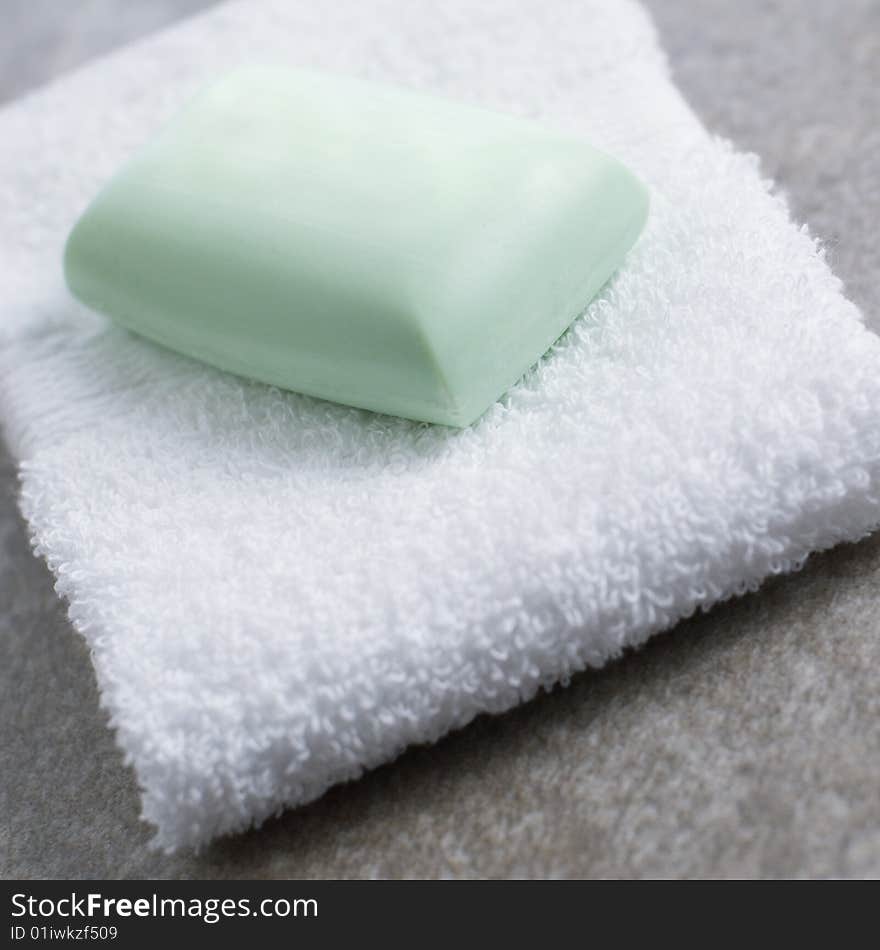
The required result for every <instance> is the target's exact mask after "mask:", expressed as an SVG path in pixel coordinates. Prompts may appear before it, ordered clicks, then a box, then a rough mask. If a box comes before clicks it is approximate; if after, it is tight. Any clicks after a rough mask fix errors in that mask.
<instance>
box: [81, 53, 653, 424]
mask: <svg viewBox="0 0 880 950" xmlns="http://www.w3.org/2000/svg"><path fill="white" fill-rule="evenodd" d="M647 207H648V196H647V191H646V189H645V188H644V186H643V185H642V184H641V183H640V182H639V181H638V180H637V179H636V178H635V177H634V176H633V175H632V174H631V173H630V172H629V171H628V170H627V169H626V168H625V167H624V166H623V165H621V164H620V163H619V162H617V161H616V160H614V159H613V158H611V157H609V156H608V155H605V154H604V153H602V152H600V151H597V150H596V149H594V148H592V147H591V146H590V145H589V144H587V143H586V142H583V141H580V140H578V139H575V138H570V137H566V136H563V135H560V134H557V133H554V132H551V131H548V130H546V129H544V128H543V127H541V126H539V125H537V124H535V123H533V122H531V121H527V120H524V119H520V118H515V117H512V116H506V115H502V114H496V113H494V112H489V111H487V110H484V109H478V108H472V107H469V106H463V105H459V104H457V103H453V102H448V101H445V100H442V99H435V98H430V97H426V96H424V95H421V94H418V93H414V92H410V91H406V90H402V89H398V88H395V87H392V86H385V85H381V84H374V83H370V82H364V81H361V80H357V79H350V78H342V77H336V76H329V75H324V74H320V73H315V72H310V71H298V70H289V69H284V68H274V67H251V68H247V69H243V70H239V71H237V72H234V73H232V74H230V75H229V76H227V77H225V78H224V79H221V80H220V81H219V82H217V83H216V84H214V85H212V86H210V87H209V88H208V89H207V90H205V91H204V92H202V93H201V94H200V95H199V96H197V97H196V99H195V100H194V101H193V102H191V103H190V104H189V105H188V106H187V107H186V108H185V109H184V110H183V112H182V113H181V114H180V115H179V116H178V117H177V118H176V119H175V120H174V121H172V123H171V124H170V125H169V126H168V127H166V128H165V130H164V131H162V132H161V133H160V134H159V135H158V136H157V137H156V138H155V139H154V140H153V141H152V142H151V143H150V144H148V145H147V147H146V148H145V149H144V150H143V151H142V152H141V153H140V154H139V155H137V156H136V157H135V158H134V159H132V160H131V161H130V162H128V164H126V165H125V166H124V167H123V168H122V169H121V170H120V171H119V172H118V173H117V174H116V176H115V177H114V178H113V179H112V180H111V181H110V182H109V184H107V185H106V186H105V187H104V189H103V190H102V191H101V192H100V193H99V194H98V195H97V197H96V198H95V199H94V201H93V202H92V204H91V205H90V206H89V207H88V208H87V210H86V211H85V212H84V214H83V215H82V217H81V218H80V219H79V221H78V222H77V224H76V226H75V228H74V229H73V232H72V234H71V235H70V238H69V239H68V243H67V248H66V251H65V274H66V278H67V282H68V285H69V287H70V289H71V290H72V292H73V293H74V294H75V295H76V296H77V297H78V298H79V299H80V300H82V301H83V302H84V303H86V304H87V305H89V306H91V307H93V308H95V309H96V310H99V311H101V312H103V313H106V314H107V315H109V316H110V317H112V318H113V319H115V320H116V321H118V322H119V323H120V324H123V325H124V326H126V327H128V328H129V329H131V330H134V331H136V332H137V333H141V334H143V335H144V336H146V337H149V338H151V339H153V340H156V341H158V342H159V343H162V344H165V345H166V346H169V347H172V348H174V349H177V350H180V351H182V352H183V353H187V354H189V355H190V356H194V357H197V358H200V359H203V360H205V361H206V362H209V363H212V364H214V365H215V366H219V367H221V368H223V369H226V370H231V371H233V372H236V373H240V374H242V375H245V376H248V377H251V378H253V379H258V380H262V381H264V382H268V383H273V384H275V385H278V386H282V387H284V388H287V389H293V390H296V391H298V392H303V393H308V394H310V395H312V396H319V397H322V398H324V399H330V400H333V401H335V402H341V403H346V404H349V405H353V406H359V407H361V408H365V409H373V410H376V411H378V412H386V413H391V414H393V415H397V416H405V417H407V418H411V419H418V420H424V421H427V422H437V423H443V424H446V425H450V426H465V425H468V424H469V423H471V422H473V421H474V420H475V419H477V418H478V417H479V416H480V415H481V414H482V413H483V412H484V411H485V410H486V409H487V408H488V407H489V406H490V405H491V404H492V402H493V401H495V400H496V399H497V398H498V397H499V396H501V395H502V394H503V393H504V392H505V391H506V390H507V389H508V388H509V387H510V386H511V385H512V384H513V383H514V382H516V380H517V379H518V378H519V377H520V376H521V375H522V374H523V373H524V372H525V371H526V370H527V369H528V368H529V367H530V366H531V365H532V364H533V363H535V362H536V361H537V360H538V358H539V357H540V356H541V355H542V354H543V353H544V352H545V351H546V350H547V349H548V347H549V346H550V345H551V344H552V343H553V342H554V341H555V340H556V339H557V338H558V337H559V336H560V335H561V334H562V333H563V331H564V330H565V329H566V327H567V326H568V325H569V324H570V323H571V322H572V320H573V319H574V318H575V317H576V316H577V315H578V313H580V312H581V311H582V310H583V309H584V307H585V306H586V305H587V303H588V302H589V301H590V299H591V298H592V297H593V296H594V295H595V294H596V292H597V291H598V290H599V288H600V287H601V286H602V285H603V284H604V283H605V281H606V280H607V279H608V278H609V277H610V276H611V274H612V273H613V272H614V270H615V269H616V268H617V267H618V266H619V264H620V263H621V261H622V260H623V257H624V255H625V254H626V252H627V251H628V250H629V248H630V247H631V245H632V244H633V242H634V241H635V240H636V238H637V237H638V235H639V233H640V231H641V229H642V227H643V225H644V222H645V218H646V215H647Z"/></svg>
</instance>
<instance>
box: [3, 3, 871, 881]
mask: <svg viewBox="0 0 880 950" xmlns="http://www.w3.org/2000/svg"><path fill="white" fill-rule="evenodd" d="M203 5H205V3H204V2H199V0H185V2H180V0H164V2H162V3H159V4H151V5H150V8H151V10H152V12H151V13H150V15H149V16H147V15H146V14H145V13H144V9H143V8H144V7H145V6H146V5H137V4H124V3H123V2H122V0H100V2H93V3H90V4H88V5H85V6H83V5H76V6H75V7H74V5H70V6H69V7H65V12H64V14H63V15H62V14H60V13H59V7H58V5H57V4H52V5H51V16H52V18H53V19H52V26H51V27H44V26H41V23H42V22H43V21H41V20H40V16H41V15H45V14H46V11H48V10H49V9H50V5H49V4H48V3H46V2H39V3H35V2H34V0H7V4H6V5H5V6H4V15H5V16H7V18H8V19H7V22H9V23H12V24H14V29H13V31H12V33H11V34H10V32H9V31H8V30H7V31H6V32H5V36H6V39H5V40H0V54H2V55H0V64H2V66H0V99H3V98H10V97H11V96H12V95H14V94H18V93H20V92H21V91H23V89H24V88H26V86H27V85H29V84H32V83H34V82H36V81H38V80H40V79H42V78H44V77H48V75H50V73H52V72H56V71H59V70H61V69H63V68H67V67H69V66H72V65H74V64H75V63H76V62H78V61H81V60H83V59H84V58H86V56H87V55H88V54H89V53H90V52H91V51H99V50H101V49H104V48H107V46H108V45H110V44H111V43H113V42H114V41H120V40H122V39H126V38H129V37H131V36H134V35H136V34H137V33H139V32H141V31H143V30H145V29H149V28H152V27H153V26H156V25H159V24H160V23H161V22H163V21H165V20H167V19H170V18H171V17H172V16H173V15H175V14H176V13H177V12H178V11H183V12H187V11H189V10H192V9H196V8H198V7H199V6H203ZM648 6H649V7H650V8H651V10H652V11H653V13H654V15H655V18H656V20H657V23H658V26H659V28H660V32H661V35H662V37H663V40H664V43H665V45H666V48H667V50H668V51H669V54H670V58H671V60H672V64H673V69H674V72H675V74H676V77H677V79H678V81H679V84H680V85H681V87H682V88H683V90H684V91H685V93H686V95H687V96H688V98H689V99H690V101H691V102H692V103H693V105H694V106H695V107H696V109H697V111H698V112H699V113H700V114H701V116H702V117H703V119H704V121H705V122H706V123H707V124H708V125H709V126H710V127H711V128H714V129H716V130H718V131H720V132H722V133H723V134H726V135H728V136H729V137H731V138H733V139H734V140H735V141H736V142H737V143H738V144H739V145H740V146H742V147H745V148H749V149H753V150H755V151H757V152H758V153H759V154H760V155H761V156H762V159H763V161H764V168H765V169H766V171H767V173H768V174H769V175H772V176H773V177H775V178H777V179H778V180H779V181H780V183H781V185H782V187H783V188H784V189H785V190H786V191H787V192H788V194H789V197H790V200H791V202H792V205H793V208H794V211H795V214H796V215H797V216H798V217H799V218H801V219H802V220H805V221H807V222H809V223H810V225H811V227H812V229H813V230H814V231H815V232H816V233H817V234H819V235H820V236H822V237H823V238H824V239H825V240H826V241H827V242H828V244H829V246H830V248H831V259H832V263H833V266H834V267H835V269H836V270H837V272H838V273H839V274H840V275H841V276H842V277H843V278H844V280H845V281H846V284H847V288H848V291H849V293H850V295H851V296H852V297H853V298H854V299H855V300H856V301H857V302H858V303H859V304H860V306H861V307H862V308H863V310H864V311H865V313H866V315H867V317H868V320H869V322H870V323H871V324H872V325H873V326H874V327H880V248H878V244H877V242H876V238H875V231H876V221H877V220H878V218H880V162H878V161H877V157H876V156H877V155H878V154H880V127H878V123H877V121H876V117H877V116H878V115H880V4H878V3H877V2H876V0H847V2H843V3H841V4H824V3H820V2H811V3H807V2H804V0H774V2H767V0H763V2H762V0H748V2H743V3H738V4H729V3H723V2H720V0H711V2H710V0H704V2H702V3H701V4H692V3H689V2H687V0H649V2H648ZM7 7H8V8H9V10H8V11H7ZM138 7H140V11H139V12H132V11H133V10H135V11H136V10H137V8H138ZM123 14H124V15H123ZM10 36H12V37H14V38H15V41H16V48H21V49H24V50H30V51H31V53H32V54H33V51H34V50H37V51H42V54H41V55H40V56H36V57H34V56H33V55H31V56H30V57H29V59H28V63H27V64H25V65H22V63H23V62H24V59H25V58H27V57H26V56H25V54H24V53H19V54H13V52H12V47H10V46H9V45H8V44H9V43H10ZM4 44H5V45H4ZM35 62H38V63H39V64H40V66H39V68H36V67H35V66H34V65H33V64H34V63H35ZM14 497H15V472H14V466H13V464H12V462H11V461H10V459H9V457H8V455H7V454H5V453H2V454H0V731H2V742H0V813H2V820H0V874H2V875H3V876H4V877H42V876H71V877H89V876H94V877H105V876H110V877H142V876H153V877H207V878H212V877H216V878H223V877H258V878H259V877H325V876H326V877H362V876H375V875H382V876H387V875H392V876H447V877H449V876H474V875H488V876H511V875H515V876H562V877H571V876H598V875H602V876H722V877H726V876H765V877H778V876H820V875H836V876H877V875H880V793H878V788H880V691H878V689H877V683H878V671H880V618H878V610H877V607H878V603H880V594H878V590H880V586H878V581H880V537H874V538H872V539H869V540H867V541H865V542H863V543H862V544H859V545H855V546H843V547H840V548H838V549H836V550H834V551H831V552H829V553H827V554H825V555H822V556H819V557H815V558H813V559H812V560H811V561H810V562H809V564H808V565H807V567H806V568H805V570H804V571H802V572H801V573H800V574H798V575H796V576H792V577H788V578H784V579H781V580H777V581H775V582H773V583H771V584H769V585H768V586H767V587H766V588H765V589H764V590H763V591H762V592H760V593H759V594H757V595H753V596H750V597H748V598H746V599H744V600H741V601H738V602H736V603H729V604H726V605H724V606H722V607H720V608H718V609H717V610H715V611H713V612H712V613H711V614H709V615H707V616H702V617H699V618H695V619H693V620H691V621H688V622H686V623H684V624H681V625H679V626H678V627H677V628H676V629H675V630H674V631H673V632H672V633H669V634H667V635H665V636H662V637H659V638H657V639H655V640H654V641H653V642H652V643H651V644H649V645H648V646H647V647H646V648H644V649H643V650H641V651H639V652H638V653H634V654H631V655H629V656H627V657H626V658H625V659H624V660H622V661H620V662H618V663H616V664H614V665H612V666H611V667H609V668H607V669H606V670H604V671H602V672H599V673H587V674H584V675H582V676H580V677H578V678H577V679H576V680H575V681H574V682H573V683H572V685H571V686H570V687H569V688H568V689H566V690H556V691H555V692H553V693H552V694H550V695H546V696H543V697H541V698H540V699H538V700H536V701H534V702H532V703H530V704H528V705H527V706H524V707H522V708H520V709H518V710H516V711H514V712H512V713H510V714H508V715H505V716H502V717H496V718H487V717H483V718H481V719H480V720H478V721H477V722H476V723H474V724H473V725H472V726H470V727H468V728H467V729H465V730H463V731H461V732H459V733H457V734H455V735H453V736H450V737H448V738H447V739H445V740H444V741H442V742H440V743H439V744H438V745H436V746H433V747H430V748H421V749H415V750H411V751H410V752H408V753H407V754H405V755H404V756H403V757H402V758H401V759H399V760H398V761H397V762H396V763H394V764H392V765H390V766H386V767H384V768H381V769H379V770H377V771H376V772H373V773H371V774H370V775H368V776H366V777H365V778H364V779H362V780H361V781H359V782H357V783H354V784H352V785H348V786H344V787H340V788H336V789H334V790H332V791H331V792H330V793H329V794H327V795H326V796H325V797H324V798H323V799H321V800H320V801H319V802H317V803H315V804H314V805H312V806H309V807H307V808H303V809H300V810H298V811H295V812H290V813H287V814H286V815H284V816H283V817H282V818H280V819H278V820H276V821H273V822H270V823H269V824H268V825H266V826H265V827H264V828H263V830H261V831H259V832H254V833H251V834H248V835H243V836H239V837H237V838H231V839H228V840H225V841H221V842H219V843H217V844H216V845H214V846H213V847H212V848H211V849H210V850H209V851H208V852H206V853H204V854H202V855H200V856H192V855H178V856H174V857H166V856H164V855H160V854H156V853H154V852H152V851H150V850H149V848H148V847H147V841H148V839H149V831H148V829H147V828H146V827H144V826H142V825H141V824H140V823H139V822H138V818H137V812H138V799H137V793H136V789H135V786H134V781H133V778H132V776H131V774H130V772H129V771H128V770H127V769H126V768H125V767H124V766H123V764H122V761H121V756H120V755H119V753H118V751H117V750H116V748H115V746H114V744H113V739H112V736H111V734H110V732H109V731H108V730H107V728H106V726H105V722H104V717H103V715H102V714H101V712H100V711H99V709H98V704H97V693H96V689H95V684H94V677H93V674H92V670H91V666H90V664H89V660H88V655H87V651H86V649H85V647H84V644H83V642H82V640H81V639H80V638H79V637H77V636H76V635H74V634H72V632H71V630H70V627H69V625H68V623H67V621H66V619H65V613H64V607H63V605H62V604H61V603H60V602H59V601H58V600H57V598H56V596H55V594H54V592H53V590H52V582H51V578H50V576H49V574H48V571H47V570H46V568H45V567H44V565H43V564H42V563H40V562H39V561H37V560H35V559H34V558H33V557H32V556H31V554H30V551H29V548H28V544H27V539H26V533H25V528H24V525H23V524H22V522H21V519H20V517H19V515H18V513H17V511H16V507H15V500H14Z"/></svg>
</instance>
